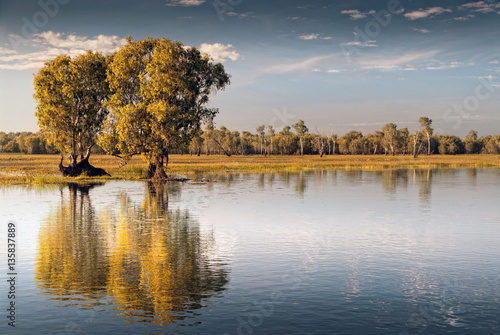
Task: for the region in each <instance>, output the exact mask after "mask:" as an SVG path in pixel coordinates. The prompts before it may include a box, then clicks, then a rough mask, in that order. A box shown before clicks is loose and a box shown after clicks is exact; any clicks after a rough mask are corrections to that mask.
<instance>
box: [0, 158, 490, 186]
mask: <svg viewBox="0 0 500 335" xmlns="http://www.w3.org/2000/svg"><path fill="white" fill-rule="evenodd" d="M59 160H60V156H59V155H24V154H0V183H2V184H12V183H42V184H50V183H61V182H68V181H75V180H76V181H87V180H88V179H89V178H86V177H79V178H65V177H62V176H61V174H60V172H59V169H58V164H59ZM90 163H91V164H92V165H94V166H96V167H100V168H103V169H105V170H106V171H107V172H108V173H110V174H111V175H112V177H99V178H92V179H93V180H96V179H99V180H106V179H131V180H133V179H141V178H144V177H145V172H146V167H147V166H146V164H145V163H144V162H143V161H142V160H141V158H140V157H139V156H137V157H134V158H133V159H132V160H131V161H130V162H129V163H128V164H127V165H125V166H124V167H122V168H120V167H119V166H120V164H119V163H120V162H119V161H118V159H117V158H114V157H111V156H103V155H94V156H91V158H90ZM415 167H417V168H429V167H431V168H457V167H500V155H457V156H449V155H433V156H429V157H428V156H420V157H418V158H416V159H414V158H413V157H411V156H395V157H392V156H383V155H366V156H365V155H359V156H351V155H347V156H343V155H334V156H325V157H323V158H320V157H319V156H317V155H315V156H303V157H300V156H267V157H264V156H231V157H227V156H200V157H197V156H190V155H172V156H170V163H169V165H168V171H167V172H168V174H169V175H177V174H180V175H185V176H193V175H199V174H202V175H204V174H205V175H208V174H211V173H221V172H231V171H238V172H260V171H266V170H287V171H296V170H301V169H315V168H328V169H330V168H335V169H365V170H381V169H395V168H415Z"/></svg>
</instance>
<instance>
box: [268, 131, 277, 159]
mask: <svg viewBox="0 0 500 335" xmlns="http://www.w3.org/2000/svg"><path fill="white" fill-rule="evenodd" d="M275 135H276V131H275V130H274V128H273V126H272V125H269V126H267V136H269V141H270V143H271V151H270V154H271V155H272V154H273V138H274V136H275Z"/></svg>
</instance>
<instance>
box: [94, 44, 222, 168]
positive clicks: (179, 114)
mask: <svg viewBox="0 0 500 335" xmlns="http://www.w3.org/2000/svg"><path fill="white" fill-rule="evenodd" d="M108 81H109V84H110V87H111V89H112V91H113V95H112V97H111V99H110V101H109V104H108V105H109V107H110V109H111V113H112V114H111V116H110V118H108V120H107V122H106V127H105V132H104V133H103V136H102V138H101V143H102V144H103V146H104V147H106V148H108V150H110V151H111V150H112V149H113V148H112V145H113V143H115V144H116V145H117V146H118V149H119V150H120V152H122V153H125V154H129V155H132V154H139V153H140V154H141V155H142V157H143V158H144V160H145V161H147V162H148V163H150V164H155V165H156V166H157V167H159V168H161V169H163V158H164V157H166V158H168V151H169V150H171V149H175V148H178V147H179V146H182V145H188V144H189V142H190V141H191V139H192V138H193V137H194V136H195V135H196V134H197V133H198V131H199V130H200V127H201V124H202V123H203V122H211V120H212V119H213V118H214V116H215V115H216V114H217V112H218V111H217V110H216V109H212V108H207V107H206V104H207V103H208V100H209V96H210V94H211V93H213V92H215V91H217V90H222V89H224V88H225V86H226V85H228V84H229V75H227V74H226V72H225V71H224V67H223V66H222V65H221V64H220V63H217V64H214V63H212V62H211V60H210V58H209V57H208V56H202V55H201V54H200V52H199V51H198V50H197V49H196V48H185V47H184V46H183V45H182V44H181V43H180V42H172V41H170V40H168V39H154V38H147V39H144V40H141V41H133V40H132V39H130V38H128V44H127V45H126V46H124V47H123V48H121V49H120V50H119V51H117V52H116V53H115V54H114V55H113V57H112V61H111V62H110V64H109V70H108Z"/></svg>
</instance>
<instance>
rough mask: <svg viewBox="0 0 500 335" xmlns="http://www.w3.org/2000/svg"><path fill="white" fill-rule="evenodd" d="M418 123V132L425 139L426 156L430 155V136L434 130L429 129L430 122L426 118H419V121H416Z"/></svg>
mask: <svg viewBox="0 0 500 335" xmlns="http://www.w3.org/2000/svg"><path fill="white" fill-rule="evenodd" d="M418 122H420V131H421V132H422V133H423V134H425V137H427V155H430V154H431V136H432V133H433V132H434V129H432V128H431V124H432V120H431V119H429V118H428V117H425V116H421V117H420V119H418Z"/></svg>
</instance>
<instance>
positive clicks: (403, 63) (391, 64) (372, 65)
mask: <svg viewBox="0 0 500 335" xmlns="http://www.w3.org/2000/svg"><path fill="white" fill-rule="evenodd" d="M437 53H438V51H436V50H429V51H409V52H406V53H405V54H402V55H399V56H392V55H387V54H381V55H379V56H377V57H375V56H370V57H365V58H359V59H354V61H353V62H354V64H355V65H356V66H358V67H360V68H362V69H367V70H374V69H378V70H404V69H407V71H411V70H412V69H414V68H415V65H416V64H415V63H418V62H422V61H429V60H430V59H431V58H432V57H433V56H435V55H436V54H437Z"/></svg>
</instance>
